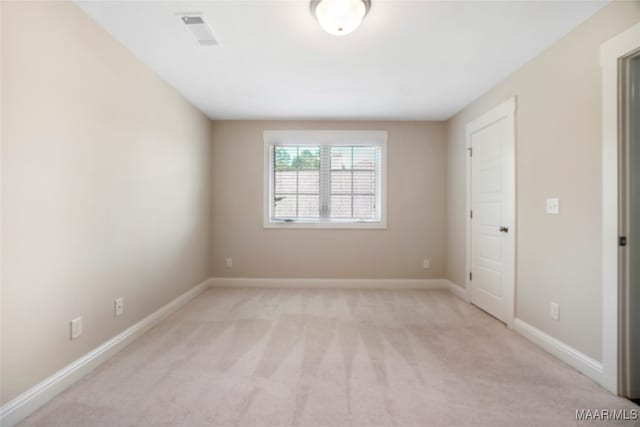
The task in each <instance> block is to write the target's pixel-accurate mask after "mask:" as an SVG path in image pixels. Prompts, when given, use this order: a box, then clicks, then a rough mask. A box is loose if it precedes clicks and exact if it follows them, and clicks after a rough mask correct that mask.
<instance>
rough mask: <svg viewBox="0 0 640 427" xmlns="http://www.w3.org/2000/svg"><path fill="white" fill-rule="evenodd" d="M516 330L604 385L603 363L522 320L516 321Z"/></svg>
mask: <svg viewBox="0 0 640 427" xmlns="http://www.w3.org/2000/svg"><path fill="white" fill-rule="evenodd" d="M514 329H515V330H516V332H518V333H519V334H520V335H522V336H524V337H525V338H527V339H528V340H529V341H531V342H533V343H534V344H537V345H538V346H539V347H542V348H543V349H544V350H546V351H548V352H549V353H551V354H552V355H554V356H555V357H557V358H558V359H560V360H562V361H563V362H565V363H566V364H567V365H569V366H571V367H573V368H574V369H576V370H578V371H580V372H582V373H583V374H584V375H586V376H587V377H589V378H591V379H592V380H594V381H595V382H597V383H599V384H603V381H604V370H603V367H602V363H600V362H598V361H597V360H595V359H593V358H591V357H589V356H587V355H586V354H584V353H582V352H580V351H578V350H576V349H575V348H573V347H571V346H569V345H567V344H565V343H564V342H562V341H560V340H558V339H557V338H554V337H552V336H551V335H549V334H546V333H544V332H542V331H541V330H540V329H538V328H536V327H534V326H531V325H530V324H528V323H526V322H524V321H522V320H520V319H516V320H515V322H514Z"/></svg>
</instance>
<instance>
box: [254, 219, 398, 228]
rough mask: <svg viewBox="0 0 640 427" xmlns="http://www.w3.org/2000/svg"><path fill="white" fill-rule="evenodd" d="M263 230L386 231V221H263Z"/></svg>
mask: <svg viewBox="0 0 640 427" xmlns="http://www.w3.org/2000/svg"><path fill="white" fill-rule="evenodd" d="M263 225H264V228H279V229H333V230H358V229H363V230H386V228H387V222H386V221H384V220H383V221H376V222H374V221H362V222H336V221H317V222H313V221H309V222H306V221H264V224H263Z"/></svg>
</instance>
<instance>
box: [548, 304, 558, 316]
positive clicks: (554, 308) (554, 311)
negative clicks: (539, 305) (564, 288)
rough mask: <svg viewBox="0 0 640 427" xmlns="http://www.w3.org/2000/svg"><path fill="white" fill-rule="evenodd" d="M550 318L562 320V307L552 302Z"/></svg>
mask: <svg viewBox="0 0 640 427" xmlns="http://www.w3.org/2000/svg"><path fill="white" fill-rule="evenodd" d="M549 317H551V318H552V319H553V320H559V319H560V306H559V305H558V303H557V302H552V303H551V305H550V306H549Z"/></svg>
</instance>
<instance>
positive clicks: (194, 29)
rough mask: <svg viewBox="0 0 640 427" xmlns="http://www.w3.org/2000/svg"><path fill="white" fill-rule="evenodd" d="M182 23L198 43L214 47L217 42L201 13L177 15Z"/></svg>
mask: <svg viewBox="0 0 640 427" xmlns="http://www.w3.org/2000/svg"><path fill="white" fill-rule="evenodd" d="M178 16H179V17H180V20H181V21H182V23H183V24H184V25H185V26H186V27H187V28H188V29H189V31H191V34H193V36H194V37H195V38H196V40H197V41H198V43H200V44H201V45H203V46H216V45H217V44H218V41H217V40H216V38H215V37H214V36H213V30H211V27H210V26H209V23H208V22H207V20H206V18H205V17H204V16H203V15H202V14H201V13H179V14H178Z"/></svg>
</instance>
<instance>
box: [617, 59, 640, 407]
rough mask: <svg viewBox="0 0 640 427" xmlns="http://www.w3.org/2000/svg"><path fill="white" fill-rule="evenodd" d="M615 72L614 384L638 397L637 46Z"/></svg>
mask: <svg viewBox="0 0 640 427" xmlns="http://www.w3.org/2000/svg"><path fill="white" fill-rule="evenodd" d="M619 72H620V74H619V82H620V92H619V96H620V113H619V126H620V146H619V156H620V157H619V159H620V162H619V169H618V171H619V181H618V182H619V191H620V194H619V213H620V223H619V226H620V233H619V235H620V243H619V244H620V254H619V256H620V257H619V263H620V265H619V280H620V295H619V298H620V315H619V320H620V330H619V334H620V354H619V361H620V369H619V371H620V376H619V380H620V384H619V389H620V393H621V394H622V395H623V396H625V397H627V398H629V399H632V400H634V401H636V402H640V49H639V50H637V51H635V52H633V53H631V54H630V55H627V56H625V57H624V58H621V59H620V62H619Z"/></svg>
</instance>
